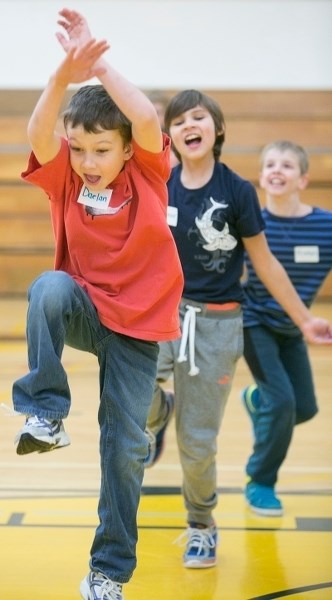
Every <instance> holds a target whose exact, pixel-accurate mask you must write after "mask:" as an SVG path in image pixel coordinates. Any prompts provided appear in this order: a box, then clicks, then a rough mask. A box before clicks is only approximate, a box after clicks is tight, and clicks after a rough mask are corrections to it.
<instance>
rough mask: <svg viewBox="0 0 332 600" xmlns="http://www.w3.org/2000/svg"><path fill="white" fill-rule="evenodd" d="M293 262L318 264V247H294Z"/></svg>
mask: <svg viewBox="0 0 332 600" xmlns="http://www.w3.org/2000/svg"><path fill="white" fill-rule="evenodd" d="M294 261H295V262H296V263H319V247H318V246H295V248H294Z"/></svg>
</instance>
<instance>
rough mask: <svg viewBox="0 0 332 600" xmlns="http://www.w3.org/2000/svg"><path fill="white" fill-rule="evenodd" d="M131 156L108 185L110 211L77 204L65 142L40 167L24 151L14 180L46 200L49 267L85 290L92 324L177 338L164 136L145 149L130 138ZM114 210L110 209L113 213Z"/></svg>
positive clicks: (176, 266)
mask: <svg viewBox="0 0 332 600" xmlns="http://www.w3.org/2000/svg"><path fill="white" fill-rule="evenodd" d="M133 148H134V154H133V156H132V158H130V159H129V160H128V161H127V162H125V166H124V169H123V170H122V171H121V173H120V174H119V175H118V176H117V177H116V179H115V180H114V181H112V182H111V184H110V185H109V186H108V188H110V189H112V190H113V191H112V196H111V199H110V201H109V206H110V207H112V209H115V210H113V211H112V212H113V214H97V215H96V214H90V213H89V211H88V210H86V206H84V205H83V204H80V203H78V202H77V199H78V197H79V194H80V191H81V188H82V180H81V178H80V177H79V176H78V175H77V174H76V173H75V172H74V171H73V169H72V168H71V165H70V158H69V147H68V143H67V140H66V139H64V138H62V141H61V149H60V151H59V153H58V155H57V156H56V157H55V158H54V159H53V160H52V161H50V162H48V163H47V164H44V165H40V164H39V163H38V161H37V159H36V157H35V156H34V154H33V153H31V155H30V158H29V164H28V168H27V170H26V171H24V172H23V173H22V178H23V179H24V180H26V181H29V182H30V183H33V184H35V185H37V186H39V187H41V188H42V189H43V190H44V191H45V192H46V194H47V195H48V197H49V199H50V207H51V216H52V224H53V230H54V236H55V265H54V268H55V269H56V270H61V271H65V272H66V273H68V274H69V275H71V276H72V277H73V279H75V281H77V283H78V284H79V285H81V286H82V287H83V288H84V289H85V290H86V292H87V293H88V294H89V296H90V298H91V300H92V302H93V304H94V305H95V307H96V309H97V311H98V315H99V318H100V321H101V322H102V323H103V324H104V325H105V326H106V327H108V328H109V329H112V330H113V331H116V332H118V333H123V334H125V335H128V336H131V337H136V338H139V339H144V340H151V341H152V340H154V341H165V340H171V339H175V338H177V337H179V335H180V327H179V316H178V306H179V302H180V298H181V294H182V290H183V275H182V269H181V265H180V261H179V257H178V253H177V250H176V246H175V242H174V240H173V236H172V234H171V232H170V229H169V227H168V225H167V222H166V209H167V199H168V196H167V186H166V182H167V179H168V177H169V172H170V168H169V151H170V141H169V138H168V137H167V136H164V149H163V151H162V152H160V153H157V154H155V153H151V152H148V151H146V150H143V149H142V148H140V147H139V146H138V145H137V144H136V143H135V142H134V141H133ZM116 208H118V209H119V210H118V212H117V211H116Z"/></svg>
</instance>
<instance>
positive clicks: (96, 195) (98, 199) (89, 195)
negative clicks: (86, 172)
mask: <svg viewBox="0 0 332 600" xmlns="http://www.w3.org/2000/svg"><path fill="white" fill-rule="evenodd" d="M112 191H113V190H107V189H106V190H100V191H99V192H92V191H91V190H89V188H88V187H86V185H83V186H82V189H81V191H80V195H79V197H78V198H77V202H79V204H85V206H90V207H91V208H101V209H105V208H108V205H109V203H110V200H111V196H112Z"/></svg>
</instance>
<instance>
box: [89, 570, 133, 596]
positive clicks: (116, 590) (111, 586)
mask: <svg viewBox="0 0 332 600" xmlns="http://www.w3.org/2000/svg"><path fill="white" fill-rule="evenodd" d="M80 592H81V596H82V598H83V600H124V597H123V595H122V584H121V583H116V582H115V581H112V580H111V579H108V578H107V577H106V575H103V573H96V572H95V571H91V572H90V573H89V575H87V576H86V577H85V579H83V581H82V582H81V585H80Z"/></svg>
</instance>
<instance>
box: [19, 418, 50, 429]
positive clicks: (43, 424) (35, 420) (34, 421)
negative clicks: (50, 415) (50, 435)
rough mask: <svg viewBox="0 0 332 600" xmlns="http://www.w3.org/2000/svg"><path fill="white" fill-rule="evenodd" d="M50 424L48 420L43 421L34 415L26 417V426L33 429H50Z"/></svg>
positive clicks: (43, 419)
mask: <svg viewBox="0 0 332 600" xmlns="http://www.w3.org/2000/svg"><path fill="white" fill-rule="evenodd" d="M52 423H53V421H51V420H50V419H45V418H44V417H37V416H36V415H31V416H27V419H26V425H27V426H29V425H31V426H33V427H47V428H49V429H52Z"/></svg>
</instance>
